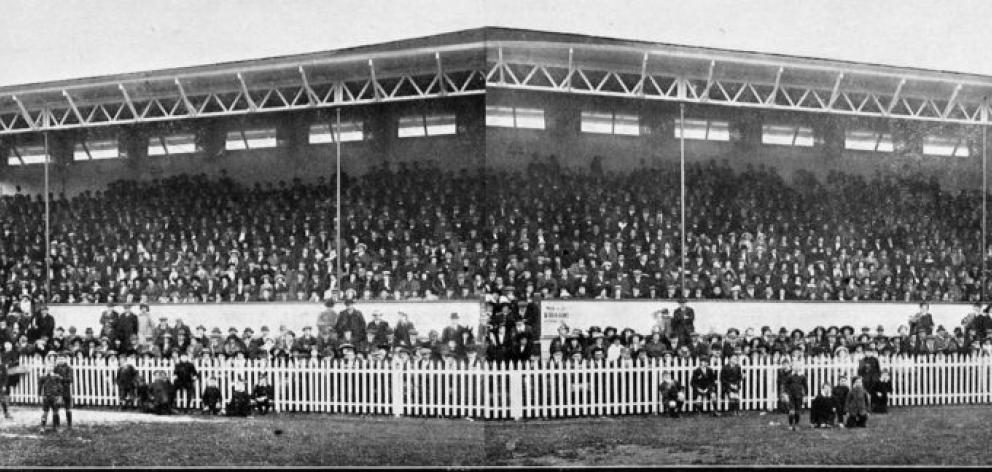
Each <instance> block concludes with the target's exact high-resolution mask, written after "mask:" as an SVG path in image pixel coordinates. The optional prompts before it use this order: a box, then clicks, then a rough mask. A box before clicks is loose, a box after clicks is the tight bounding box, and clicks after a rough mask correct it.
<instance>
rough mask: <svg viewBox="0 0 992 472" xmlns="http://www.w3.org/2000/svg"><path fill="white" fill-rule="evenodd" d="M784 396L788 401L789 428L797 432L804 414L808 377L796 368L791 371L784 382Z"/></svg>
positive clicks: (793, 367)
mask: <svg viewBox="0 0 992 472" xmlns="http://www.w3.org/2000/svg"><path fill="white" fill-rule="evenodd" d="M781 393H782V395H783V398H784V399H787V401H786V404H787V405H788V412H787V413H788V415H789V427H790V428H791V429H792V430H793V431H795V430H796V426H797V425H799V418H800V416H801V414H802V409H803V399H804V398H805V397H806V376H805V375H803V374H802V373H801V372H800V371H799V369H797V368H796V367H795V366H792V368H791V369H790V370H789V373H788V374H787V375H786V377H785V379H784V380H783V381H782V392H781Z"/></svg>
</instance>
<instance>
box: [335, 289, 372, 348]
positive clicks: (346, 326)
mask: <svg viewBox="0 0 992 472" xmlns="http://www.w3.org/2000/svg"><path fill="white" fill-rule="evenodd" d="M354 304H355V301H354V300H353V299H351V298H346V299H345V300H344V306H345V308H344V310H342V311H341V313H339V314H338V321H337V323H336V324H335V326H334V330H335V331H337V332H338V339H343V338H344V332H345V331H351V335H352V336H353V337H354V338H355V339H365V327H366V323H365V316H364V315H363V314H362V312H361V311H360V310H358V309H357V308H355V306H354Z"/></svg>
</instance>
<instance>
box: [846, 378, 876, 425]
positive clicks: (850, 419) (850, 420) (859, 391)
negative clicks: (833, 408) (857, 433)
mask: <svg viewBox="0 0 992 472" xmlns="http://www.w3.org/2000/svg"><path fill="white" fill-rule="evenodd" d="M845 403H846V410H847V427H848V428H853V427H858V428H864V427H865V426H867V424H868V415H870V414H871V396H869V395H868V392H867V391H866V390H865V386H864V383H863V382H862V380H861V377H855V378H854V386H852V387H851V391H850V392H848V394H847V400H846V402H845Z"/></svg>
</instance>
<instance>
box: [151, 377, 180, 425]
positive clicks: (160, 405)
mask: <svg viewBox="0 0 992 472" xmlns="http://www.w3.org/2000/svg"><path fill="white" fill-rule="evenodd" d="M172 394H173V392H172V384H171V383H170V382H169V377H168V375H167V374H166V373H165V371H161V370H160V371H158V372H156V373H155V381H154V382H152V383H151V385H149V386H148V397H149V398H148V403H149V405H148V407H149V408H148V410H149V412H150V413H155V414H157V415H168V414H171V413H173V412H174V410H173V409H172ZM176 413H178V412H176Z"/></svg>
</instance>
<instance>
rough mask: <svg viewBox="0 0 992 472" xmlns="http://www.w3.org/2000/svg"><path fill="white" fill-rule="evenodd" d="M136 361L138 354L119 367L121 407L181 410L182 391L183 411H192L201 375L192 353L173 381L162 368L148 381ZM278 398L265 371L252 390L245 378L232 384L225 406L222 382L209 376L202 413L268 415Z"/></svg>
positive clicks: (182, 360)
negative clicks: (219, 384) (190, 358)
mask: <svg viewBox="0 0 992 472" xmlns="http://www.w3.org/2000/svg"><path fill="white" fill-rule="evenodd" d="M134 364H135V358H134V356H127V357H126V358H125V361H124V364H123V365H121V366H120V367H118V369H117V377H116V383H117V391H118V395H119V399H120V404H121V408H124V409H138V410H140V411H143V412H146V413H155V414H175V413H179V409H178V407H179V405H177V400H178V396H179V395H178V394H179V393H180V392H182V393H183V394H184V397H185V404H184V405H182V407H183V410H184V411H186V412H189V411H192V403H193V398H195V396H196V393H197V392H196V390H195V387H194V385H195V384H196V380H197V379H198V378H200V377H201V374H200V373H199V372H197V370H196V366H195V365H193V363H192V362H190V360H189V356H188V355H186V354H183V355H182V356H180V359H179V362H178V363H176V364H175V366H174V367H173V372H172V376H171V377H172V379H171V381H170V375H169V374H168V373H167V372H166V371H164V370H158V371H155V372H154V374H153V377H154V380H153V381H152V383H151V384H148V383H147V382H146V381H145V378H144V376H142V375H141V374H140V373H139V372H138V370H137V368H136V367H135V365H134ZM274 397H275V393H274V390H273V387H272V385H271V384H270V383H269V381H268V377H267V376H266V375H265V374H262V375H261V376H260V377H259V379H258V383H256V384H255V385H254V387H253V388H252V389H251V390H250V391H249V390H248V385H247V382H246V381H245V380H244V378H243V377H238V378H237V379H236V380H235V381H234V383H233V385H232V392H231V397H230V399H229V400H228V402H227V403H226V404H224V405H223V406H221V403H222V401H223V396H222V395H221V391H220V387H219V386H218V381H217V379H216V378H215V377H208V378H206V379H205V387H204V389H203V391H202V392H200V400H201V402H202V405H203V408H202V411H201V413H202V414H208V415H217V414H223V415H226V416H249V415H250V414H252V412H257V413H259V414H262V415H264V414H267V413H268V412H269V411H270V410H272V409H273V401H274Z"/></svg>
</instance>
